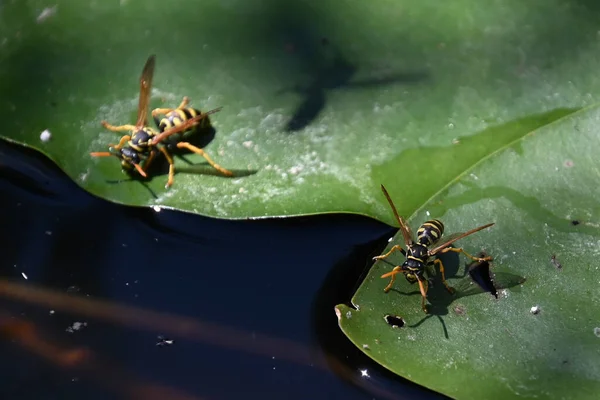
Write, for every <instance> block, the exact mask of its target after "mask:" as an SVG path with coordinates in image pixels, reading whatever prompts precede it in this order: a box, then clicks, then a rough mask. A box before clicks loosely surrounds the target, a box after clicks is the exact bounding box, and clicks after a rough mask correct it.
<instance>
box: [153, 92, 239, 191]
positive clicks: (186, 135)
mask: <svg viewBox="0 0 600 400" xmlns="http://www.w3.org/2000/svg"><path fill="white" fill-rule="evenodd" d="M189 102H190V99H189V98H188V97H187V96H186V97H184V98H183V100H182V101H181V103H180V104H179V106H177V108H155V109H154V110H152V118H153V119H154V122H155V123H156V126H158V130H159V131H160V134H158V135H156V136H155V137H154V138H153V139H152V143H153V144H158V143H161V144H162V145H164V146H165V147H166V148H167V149H168V150H169V151H173V150H175V149H187V150H190V151H192V152H194V153H196V154H199V155H201V156H202V157H204V158H205V159H206V161H207V162H208V163H209V164H210V165H211V166H212V167H213V168H214V169H216V170H217V171H219V172H220V173H221V174H223V175H225V176H233V172H231V171H229V170H227V169H225V168H223V167H221V166H220V165H219V164H217V163H216V162H214V161H213V160H212V159H211V158H210V156H209V155H208V154H207V153H206V151H204V150H202V149H201V148H199V147H197V146H194V145H192V144H191V143H189V141H188V140H189V139H190V138H191V136H192V135H194V134H196V135H197V134H201V133H202V132H207V131H208V129H209V128H211V124H210V119H209V118H208V116H207V117H206V118H202V119H201V120H200V122H199V123H198V124H197V125H193V126H190V125H189V121H193V120H196V119H198V118H199V116H201V115H208V114H210V113H212V111H209V112H208V113H204V114H202V112H200V110H198V109H196V108H192V107H188V104H189ZM159 115H164V117H163V118H158V116H159ZM182 126H188V128H185V129H177V128H180V127H182ZM174 174H175V170H174V164H173V163H172V162H170V167H169V181H172V180H173V175H174Z"/></svg>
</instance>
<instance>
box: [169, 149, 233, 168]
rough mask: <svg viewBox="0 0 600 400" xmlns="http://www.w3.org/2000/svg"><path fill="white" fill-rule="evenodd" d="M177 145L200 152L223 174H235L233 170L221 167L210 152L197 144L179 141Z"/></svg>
mask: <svg viewBox="0 0 600 400" xmlns="http://www.w3.org/2000/svg"><path fill="white" fill-rule="evenodd" d="M177 147H178V148H182V147H183V148H186V149H188V150H191V151H193V152H194V153H196V154H200V155H201V156H202V157H204V158H205V159H206V161H208V163H209V164H210V165H211V166H212V167H213V168H214V169H216V170H217V171H219V172H220V173H222V174H223V175H226V176H233V172H231V171H229V170H227V169H225V168H223V167H221V166H220V165H219V164H217V163H216V162H214V161H213V160H212V159H211V158H210V157H209V156H208V154H206V152H205V151H204V150H202V149H199V148H198V147H196V146H193V145H191V144H189V143H187V142H179V143H177Z"/></svg>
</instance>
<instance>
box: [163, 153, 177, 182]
mask: <svg viewBox="0 0 600 400" xmlns="http://www.w3.org/2000/svg"><path fill="white" fill-rule="evenodd" d="M160 151H161V152H162V153H163V154H164V155H165V158H166V159H167V161H168V162H169V179H168V180H167V184H166V185H165V188H169V187H170V186H171V185H172V184H173V180H174V179H175V162H174V161H173V157H171V155H170V154H169V152H168V151H167V149H166V148H165V147H161V148H160Z"/></svg>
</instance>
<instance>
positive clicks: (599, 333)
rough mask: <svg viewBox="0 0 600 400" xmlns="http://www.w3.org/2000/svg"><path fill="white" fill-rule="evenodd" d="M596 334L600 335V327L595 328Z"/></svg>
mask: <svg viewBox="0 0 600 400" xmlns="http://www.w3.org/2000/svg"><path fill="white" fill-rule="evenodd" d="M594 335H596V336H597V337H600V327H595V328H594Z"/></svg>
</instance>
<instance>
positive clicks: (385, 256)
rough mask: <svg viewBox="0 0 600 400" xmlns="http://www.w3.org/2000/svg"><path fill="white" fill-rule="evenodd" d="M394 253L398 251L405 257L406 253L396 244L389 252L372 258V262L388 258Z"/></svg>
mask: <svg viewBox="0 0 600 400" xmlns="http://www.w3.org/2000/svg"><path fill="white" fill-rule="evenodd" d="M394 251H400V252H402V254H403V255H404V256H406V251H404V249H403V248H402V246H400V245H398V244H397V245H394V247H392V248H391V250H390V251H388V252H387V253H385V254H384V255H382V256H376V257H373V260H383V259H384V258H388V257H389V256H390V255H391V254H392V253H393V252H394Z"/></svg>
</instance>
